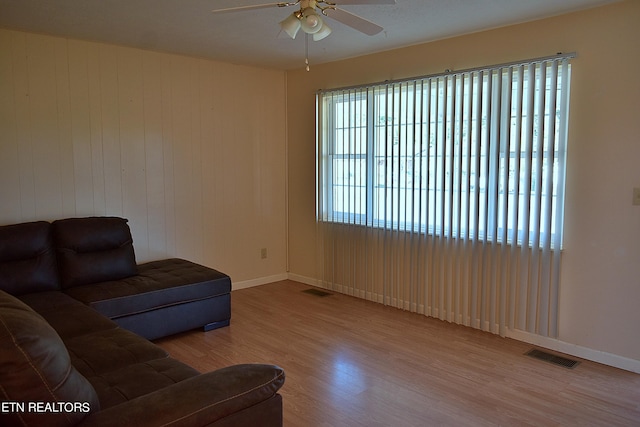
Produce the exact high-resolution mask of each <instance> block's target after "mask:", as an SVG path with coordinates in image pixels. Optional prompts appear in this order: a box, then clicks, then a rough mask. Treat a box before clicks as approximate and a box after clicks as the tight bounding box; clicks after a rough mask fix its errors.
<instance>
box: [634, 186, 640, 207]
mask: <svg viewBox="0 0 640 427" xmlns="http://www.w3.org/2000/svg"><path fill="white" fill-rule="evenodd" d="M633 206H640V187H636V188H634V189H633Z"/></svg>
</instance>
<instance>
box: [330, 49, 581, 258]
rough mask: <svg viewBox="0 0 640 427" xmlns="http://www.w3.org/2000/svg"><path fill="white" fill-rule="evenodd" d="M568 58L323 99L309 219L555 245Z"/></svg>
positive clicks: (559, 235)
mask: <svg viewBox="0 0 640 427" xmlns="http://www.w3.org/2000/svg"><path fill="white" fill-rule="evenodd" d="M569 77H570V65H569V63H568V57H566V56H565V57H554V58H550V59H542V60H536V61H532V62H529V63H523V64H514V65H504V66H498V67H493V68H487V69H478V70H471V71H464V72H459V73H451V74H446V75H439V76H432V77H426V78H419V79H414V80H405V81H398V82H386V83H383V84H377V85H372V86H367V87H357V88H351V89H339V90H332V91H323V92H321V93H319V95H318V137H319V139H318V220H320V221H326V222H335V223H345V224H353V225H361V226H368V227H376V228H388V229H394V230H398V231H408V232H414V233H428V234H431V235H436V236H443V237H448V238H456V239H469V240H481V241H487V242H495V243H508V244H513V243H517V244H518V245H523V246H530V247H536V246H540V247H544V246H548V247H552V248H554V247H555V248H560V247H561V242H562V221H563V211H564V210H563V203H564V175H565V158H566V156H565V151H566V139H567V137H566V133H567V117H568V94H569Z"/></svg>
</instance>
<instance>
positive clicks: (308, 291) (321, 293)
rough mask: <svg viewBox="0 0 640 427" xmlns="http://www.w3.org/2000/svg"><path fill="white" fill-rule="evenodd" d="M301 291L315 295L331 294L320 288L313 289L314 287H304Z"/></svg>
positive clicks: (324, 295)
mask: <svg viewBox="0 0 640 427" xmlns="http://www.w3.org/2000/svg"><path fill="white" fill-rule="evenodd" d="M302 292H304V293H305V294H311V295H315V296H317V297H326V296H329V295H331V293H329V292H325V291H322V290H320V289H314V288H311V289H305V290H304V291H302Z"/></svg>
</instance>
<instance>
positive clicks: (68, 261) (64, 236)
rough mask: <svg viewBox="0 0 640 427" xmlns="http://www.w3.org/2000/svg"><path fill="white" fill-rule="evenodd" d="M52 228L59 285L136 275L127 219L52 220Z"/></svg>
mask: <svg viewBox="0 0 640 427" xmlns="http://www.w3.org/2000/svg"><path fill="white" fill-rule="evenodd" d="M51 228H52V235H53V244H54V247H55V250H56V258H57V260H58V273H59V278H60V285H61V286H62V288H65V289H66V288H71V287H74V286H81V285H87V284H91V283H98V282H107V281H110V280H119V279H124V278H125V277H130V276H134V275H136V274H138V267H137V265H136V257H135V253H134V250H133V239H132V237H131V230H130V229H129V225H128V224H127V220H126V219H124V218H118V217H88V218H68V219H61V220H57V221H54V222H53V223H52V224H51Z"/></svg>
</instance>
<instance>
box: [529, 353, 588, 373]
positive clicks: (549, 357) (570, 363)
mask: <svg viewBox="0 0 640 427" xmlns="http://www.w3.org/2000/svg"><path fill="white" fill-rule="evenodd" d="M525 354H526V355H527V356H530V357H533V358H536V359H538V360H544V361H545V362H549V363H553V364H554V365H558V366H562V367H564V368H569V369H573V368H575V367H576V366H578V364H580V362H578V361H577V360H571V359H567V358H566V357H562V356H556V355H555V354H551V353H547V352H545V351H541V350H536V349H533V350H529V351H528V352H526V353H525Z"/></svg>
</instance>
